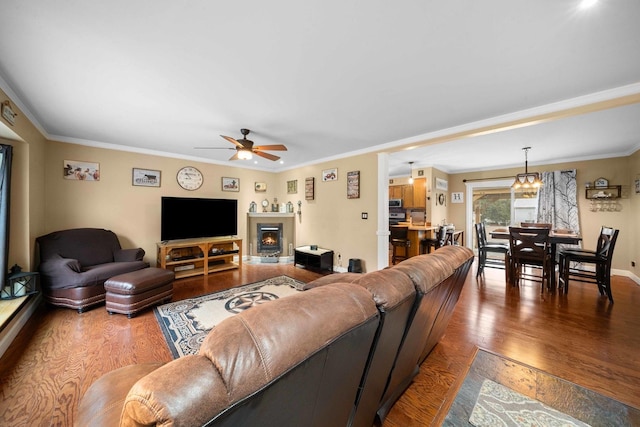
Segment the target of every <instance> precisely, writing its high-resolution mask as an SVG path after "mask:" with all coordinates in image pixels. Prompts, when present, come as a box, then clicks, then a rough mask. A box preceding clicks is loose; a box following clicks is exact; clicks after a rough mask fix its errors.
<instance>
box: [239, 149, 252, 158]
mask: <svg viewBox="0 0 640 427" xmlns="http://www.w3.org/2000/svg"><path fill="white" fill-rule="evenodd" d="M238 158H239V159H240V160H251V159H252V158H253V153H251V151H250V150H238Z"/></svg>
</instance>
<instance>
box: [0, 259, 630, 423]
mask: <svg viewBox="0 0 640 427" xmlns="http://www.w3.org/2000/svg"><path fill="white" fill-rule="evenodd" d="M280 274H286V275H289V276H291V277H294V278H296V279H299V280H302V281H310V280H313V279H314V278H316V277H319V276H320V274H318V273H315V272H312V271H308V270H305V269H301V268H296V267H294V266H292V265H291V264H285V265H282V264H273V265H271V264H269V265H266V264H263V265H247V264H245V265H243V267H242V269H241V270H234V271H228V272H221V273H217V274H214V275H211V276H209V277H208V278H206V279H205V278H203V277H198V278H190V279H182V280H179V281H177V282H176V283H175V287H174V288H175V292H174V300H179V299H183V298H186V297H189V296H195V295H201V294H204V293H209V292H215V291H218V290H221V289H226V288H228V287H231V286H237V285H240V284H245V283H252V282H256V281H259V280H263V279H266V278H269V277H273V276H276V275H280ZM474 274H475V265H474V267H473V273H472V274H470V275H469V277H468V278H467V283H466V284H465V288H464V290H463V292H462V296H461V298H460V301H459V302H458V305H457V307H456V310H455V313H454V316H453V318H452V319H451V323H450V325H449V328H448V329H447V333H446V335H445V337H444V338H443V339H442V340H441V342H440V343H439V344H438V345H437V346H436V347H435V349H434V351H433V352H432V354H431V355H430V356H429V357H428V358H427V360H426V361H425V363H424V364H423V365H422V366H421V371H420V374H419V375H418V377H417V378H416V380H415V381H414V383H413V384H412V385H411V386H410V387H409V389H408V390H407V391H406V392H405V393H404V395H403V396H402V397H401V398H400V400H399V401H398V402H397V403H396V405H395V406H394V408H393V409H392V410H391V412H390V414H389V415H388V417H387V420H386V421H385V424H384V426H385V427H396V426H397V427H400V426H402V427H407V426H425V425H429V424H430V423H431V422H432V420H433V419H434V418H435V417H436V414H437V412H438V410H439V408H440V406H441V405H442V404H443V402H444V401H445V399H446V398H447V396H448V394H449V393H450V390H451V389H453V388H454V385H455V383H456V381H457V380H458V378H459V377H461V376H462V373H463V372H464V371H465V367H466V364H467V363H468V362H469V359H470V357H471V356H472V354H473V353H474V349H475V347H476V346H479V347H481V348H485V349H487V350H490V351H493V352H495V353H498V354H502V355H504V356H506V357H509V358H512V359H515V360H518V361H520V362H522V363H524V364H527V365H531V366H533V367H536V368H538V369H541V370H544V371H546V372H549V373H551V374H553V375H556V376H559V377H562V378H564V379H566V380H569V381H572V382H575V383H577V384H580V385H582V386H584V387H587V388H590V389H592V390H595V391H598V392H600V393H602V394H604V395H606V396H609V397H613V398H615V399H617V400H619V401H621V402H623V403H625V404H628V405H631V406H634V407H639V408H640V356H639V354H640V334H638V333H637V332H636V331H637V330H638V328H640V314H638V310H637V307H639V306H640V304H639V303H640V287H638V286H637V285H636V284H635V283H633V282H632V281H631V280H629V279H625V278H620V277H614V281H613V285H612V287H613V292H614V298H615V300H616V303H615V305H614V306H610V305H609V304H608V302H607V300H606V297H605V298H600V297H599V295H598V293H597V290H596V289H595V286H590V285H587V284H574V283H571V284H570V289H569V295H568V296H565V295H558V294H555V295H549V294H546V293H545V294H544V295H542V296H541V295H540V293H539V290H540V288H539V285H538V284H535V283H531V284H529V283H528V282H527V283H525V284H524V285H523V286H521V287H520V288H511V287H507V286H506V285H505V284H504V273H503V272H502V271H500V270H493V269H487V271H486V273H485V279H484V280H482V281H481V282H480V283H478V282H477V281H476V279H475V277H474ZM170 360H171V354H170V352H169V350H168V348H167V347H166V345H165V344H164V338H163V337H162V335H161V332H160V329H159V327H158V325H157V322H156V320H155V317H154V315H153V311H152V310H147V311H145V312H144V313H141V314H140V315H138V316H137V317H135V318H133V319H127V317H126V316H120V315H114V316H109V315H108V314H107V313H106V311H105V310H104V307H98V308H96V309H93V310H90V311H88V312H86V313H83V314H81V315H79V314H78V313H76V312H75V311H73V310H68V309H56V308H50V307H45V306H43V307H42V308H41V310H40V311H39V312H38V313H37V314H36V315H34V317H33V318H32V319H31V320H30V321H29V323H28V324H27V325H26V326H25V328H24V329H23V331H22V332H21V334H20V335H19V338H18V339H17V340H16V341H15V342H14V343H13V344H12V345H11V346H10V347H9V349H8V350H7V352H6V353H5V355H4V356H3V357H2V358H1V359H0V425H11V426H67V425H73V423H74V417H75V414H76V410H77V405H78V401H79V400H80V399H81V397H82V396H83V395H84V393H85V391H86V389H87V388H88V387H89V385H90V384H91V383H93V382H94V381H95V380H96V379H97V378H99V377H100V376H101V375H102V374H104V373H105V372H108V371H110V370H113V369H115V368H118V367H120V366H125V365H128V364H131V363H141V362H148V361H170Z"/></svg>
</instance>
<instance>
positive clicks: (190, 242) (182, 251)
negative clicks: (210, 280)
mask: <svg viewBox="0 0 640 427" xmlns="http://www.w3.org/2000/svg"><path fill="white" fill-rule="evenodd" d="M157 248H158V255H157V260H156V264H157V266H158V267H160V268H164V269H167V270H172V271H173V272H174V273H175V275H176V279H180V278H183V277H191V276H200V275H205V276H206V275H208V274H209V273H215V272H217V271H224V270H230V269H234V268H239V267H240V266H241V265H242V239H239V238H236V237H211V238H199V239H185V240H174V241H168V242H159V243H157ZM212 251H213V252H215V253H213V254H212ZM236 256H237V257H238V260H237V262H236V261H234V258H235V257H236ZM205 266H206V268H205Z"/></svg>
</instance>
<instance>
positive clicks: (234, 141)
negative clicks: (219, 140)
mask: <svg viewBox="0 0 640 427" xmlns="http://www.w3.org/2000/svg"><path fill="white" fill-rule="evenodd" d="M220 136H221V137H223V138H224V139H226V140H227V141H229V142H230V143H232V144H234V145H236V146H238V147H240V148H243V147H244V145H242V143H240V142H238V141H237V140H235V139H234V138H231V137H230V136H224V135H220Z"/></svg>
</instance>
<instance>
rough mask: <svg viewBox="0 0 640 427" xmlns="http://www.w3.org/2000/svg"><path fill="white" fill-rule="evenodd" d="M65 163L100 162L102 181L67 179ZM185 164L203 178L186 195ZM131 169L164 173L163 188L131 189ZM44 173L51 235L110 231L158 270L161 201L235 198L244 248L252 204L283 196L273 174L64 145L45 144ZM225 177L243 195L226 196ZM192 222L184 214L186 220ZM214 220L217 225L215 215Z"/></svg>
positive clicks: (239, 233) (48, 223) (47, 228)
mask: <svg viewBox="0 0 640 427" xmlns="http://www.w3.org/2000/svg"><path fill="white" fill-rule="evenodd" d="M65 160H78V161H88V162H96V163H99V164H100V180H99V181H75V180H67V179H64V178H63V171H62V168H63V164H64V161H65ZM187 165H188V166H195V167H196V168H198V169H199V170H200V171H201V172H202V174H203V175H204V184H203V185H202V187H200V189H198V190H195V191H187V190H184V189H182V188H181V187H179V186H178V183H177V181H176V174H177V172H178V170H179V169H180V168H181V167H183V166H187ZM133 168H143V169H153V170H160V171H161V186H160V187H159V188H157V187H140V186H133V185H132V183H131V181H132V170H133ZM45 170H46V189H47V191H46V195H45V206H46V212H47V217H46V221H45V225H46V231H47V232H51V231H55V230H62V229H66V228H76V227H98V228H106V229H110V230H112V231H114V232H115V233H116V234H117V235H118V237H119V239H120V242H121V244H122V246H123V247H128V248H130V247H138V246H139V247H142V248H143V249H144V250H145V251H146V257H145V259H146V260H147V261H149V262H150V263H151V264H154V265H155V262H156V243H157V242H158V241H160V202H161V197H162V196H173V197H202V198H225V199H237V200H238V235H239V236H240V237H241V238H243V239H245V242H243V243H246V236H247V231H246V215H245V213H246V212H248V210H249V204H250V203H251V201H252V200H255V201H256V202H259V201H260V200H262V199H263V198H265V197H266V198H268V199H270V200H273V198H274V197H276V196H282V195H283V194H282V192H281V191H279V186H278V185H276V183H277V182H276V176H275V175H274V174H272V173H267V172H261V171H254V170H248V169H239V168H234V167H229V166H219V165H213V164H209V163H201V162H194V161H190V160H180V159H172V158H168V157H160V156H151V155H145V154H137V153H130V152H123V151H116V150H107V149H102V148H93V147H86V146H82V145H75V144H67V143H62V142H50V143H49V144H48V145H47V160H46V168H45ZM223 176H224V177H233V178H238V179H239V180H240V191H239V192H228V191H222V184H221V182H222V177H223ZM255 182H264V183H266V184H267V191H266V192H264V193H256V192H255V191H254V183H255ZM188 220H189V216H188V212H185V221H188ZM211 221H216V218H215V216H214V215H212V217H211ZM243 250H246V247H245V248H243Z"/></svg>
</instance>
